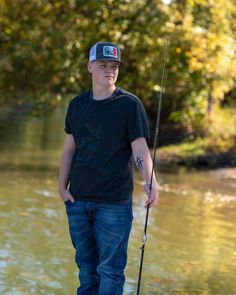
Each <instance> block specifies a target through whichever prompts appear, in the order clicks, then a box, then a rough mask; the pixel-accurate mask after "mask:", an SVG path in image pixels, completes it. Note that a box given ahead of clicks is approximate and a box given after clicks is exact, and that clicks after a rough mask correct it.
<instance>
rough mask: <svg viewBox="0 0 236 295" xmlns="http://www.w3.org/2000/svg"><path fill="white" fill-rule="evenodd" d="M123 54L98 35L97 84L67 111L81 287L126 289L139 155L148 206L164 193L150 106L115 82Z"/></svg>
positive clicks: (68, 199)
mask: <svg viewBox="0 0 236 295" xmlns="http://www.w3.org/2000/svg"><path fill="white" fill-rule="evenodd" d="M120 62H121V58H120V49H119V48H118V47H117V46H116V45H114V44H112V43H110V42H98V43H96V44H95V45H94V46H93V47H92V48H91V50H90V54H89V62H88V71H89V73H90V74H91V77H92V90H91V91H88V92H86V93H83V94H81V95H79V96H76V97H75V98H74V99H72V101H71V102H70V104H69V107H68V111H67V115H66V123H65V124H66V126H65V132H66V139H65V144H64V149H63V153H62V157H61V166H60V176H59V193H60V196H61V198H62V199H63V201H64V202H65V206H66V212H67V217H68V223H69V229H70V236H71V240H72V243H73V246H74V247H75V250H76V254H75V261H76V263H77V265H78V268H79V279H80V287H79V288H78V290H77V295H95V294H96V295H121V294H122V292H123V285H124V282H125V276H124V269H125V266H126V261H127V245H128V238H129V234H130V229H131V224H132V220H133V214H132V192H133V159H134V161H135V162H136V164H137V166H138V169H139V171H140V173H141V174H142V176H143V178H144V180H145V181H146V185H145V188H144V189H145V192H146V194H147V197H148V198H147V201H146V203H145V204H146V206H147V204H149V205H150V207H152V206H153V205H154V203H155V202H156V201H157V197H158V195H157V182H156V179H155V176H154V179H153V184H152V189H151V191H150V190H149V182H150V178H151V170H152V159H151V156H150V152H149V149H148V147H147V144H146V139H147V138H149V130H148V123H147V118H146V114H145V110H144V107H143V104H142V103H141V101H140V100H139V99H138V98H137V97H136V96H135V95H133V94H131V93H129V92H127V91H125V90H123V89H121V88H118V87H116V85H115V83H116V80H117V77H118V72H119V66H120ZM132 157H133V159H132ZM68 184H69V188H68Z"/></svg>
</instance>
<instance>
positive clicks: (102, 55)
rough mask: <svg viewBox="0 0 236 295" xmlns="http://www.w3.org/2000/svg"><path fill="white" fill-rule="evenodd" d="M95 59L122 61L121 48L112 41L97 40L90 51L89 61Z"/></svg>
mask: <svg viewBox="0 0 236 295" xmlns="http://www.w3.org/2000/svg"><path fill="white" fill-rule="evenodd" d="M94 60H109V61H117V62H121V56H120V48H119V47H118V46H116V45H115V44H113V43H111V42H97V43H96V44H95V45H93V46H92V47H91V49H90V51H89V61H94Z"/></svg>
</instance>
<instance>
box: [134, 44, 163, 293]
mask: <svg viewBox="0 0 236 295" xmlns="http://www.w3.org/2000/svg"><path fill="white" fill-rule="evenodd" d="M168 46H169V41H168V40H166V43H165V47H164V61H163V69H162V77H161V89H160V95H159V103H158V111H157V119H156V128H155V135H154V143H153V158H152V172H151V179H150V184H149V191H150V193H151V190H152V181H153V174H154V168H155V161H156V147H157V139H158V135H159V124H160V117H161V104H162V94H163V88H164V79H165V69H166V59H167V48H168ZM149 206H150V204H148V205H147V211H146V219H145V225H144V232H143V238H142V246H141V247H140V249H141V259H140V266H139V276H138V287H137V295H139V291H140V286H141V277H142V269H143V257H144V250H145V244H146V241H147V225H148V216H149Z"/></svg>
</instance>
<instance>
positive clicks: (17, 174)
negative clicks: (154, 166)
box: [0, 109, 236, 295]
mask: <svg viewBox="0 0 236 295" xmlns="http://www.w3.org/2000/svg"><path fill="white" fill-rule="evenodd" d="M63 117H64V111H63V110H61V109H58V110H57V111H56V112H54V113H52V114H51V115H48V116H46V117H44V118H42V117H41V118H35V117H32V116H28V115H22V114H21V113H19V112H10V111H9V110H7V109H5V110H2V111H1V118H0V140H1V143H0V218H1V223H0V229H1V236H0V294H2V295H28V294H37V295H38V294H45V295H53V294H56V295H57V294H58V295H64V294H65V295H73V294H75V289H76V287H77V284H78V281H77V274H76V273H77V270H76V267H75V265H74V261H73V260H74V258H73V255H74V251H73V248H72V245H71V243H70V239H69V235H68V229H67V221H66V216H65V209H64V204H63V203H62V202H61V200H60V199H59V197H58V194H57V175H58V162H59V156H60V150H61V146H62V143H63V138H64V134H63ZM166 168H168V170H169V171H168V172H166V173H164V172H160V171H159V172H157V174H158V178H159V182H160V184H161V188H160V202H159V205H158V206H157V207H156V208H154V209H152V210H151V212H150V219H149V226H148V240H147V243H146V249H145V258H144V268H143V277H142V289H141V293H140V294H143V295H149V294H150V295H152V294H155V295H158V294H159V295H163V294H164V295H169V294H183V295H187V294H191V295H192V294H201V295H202V294H203V295H210V294H212V295H217V294H219V295H221V294H222V295H234V294H236V231H235V221H236V213H235V212H236V185H235V183H234V182H233V181H230V180H226V179H224V178H223V177H219V174H218V173H216V172H214V171H208V172H185V171H181V170H176V169H174V168H173V169H170V167H166ZM142 185H143V183H142V180H141V178H140V177H139V175H136V182H135V193H134V199H133V203H134V216H135V219H134V224H133V229H132V234H131V238H130V244H129V263H128V266H127V269H126V277H127V281H126V285H125V291H124V294H125V295H128V294H136V286H137V277H138V268H139V260H140V249H139V248H140V245H141V239H142V232H143V225H144V219H145V213H146V212H145V209H144V207H143V203H144V200H145V196H144V193H143V189H142Z"/></svg>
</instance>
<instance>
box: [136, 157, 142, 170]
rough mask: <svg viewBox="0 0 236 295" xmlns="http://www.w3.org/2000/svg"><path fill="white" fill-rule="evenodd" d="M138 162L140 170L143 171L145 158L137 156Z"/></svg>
mask: <svg viewBox="0 0 236 295" xmlns="http://www.w3.org/2000/svg"><path fill="white" fill-rule="evenodd" d="M136 164H137V167H138V169H139V171H140V172H142V171H143V160H142V159H141V157H137V158H136Z"/></svg>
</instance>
